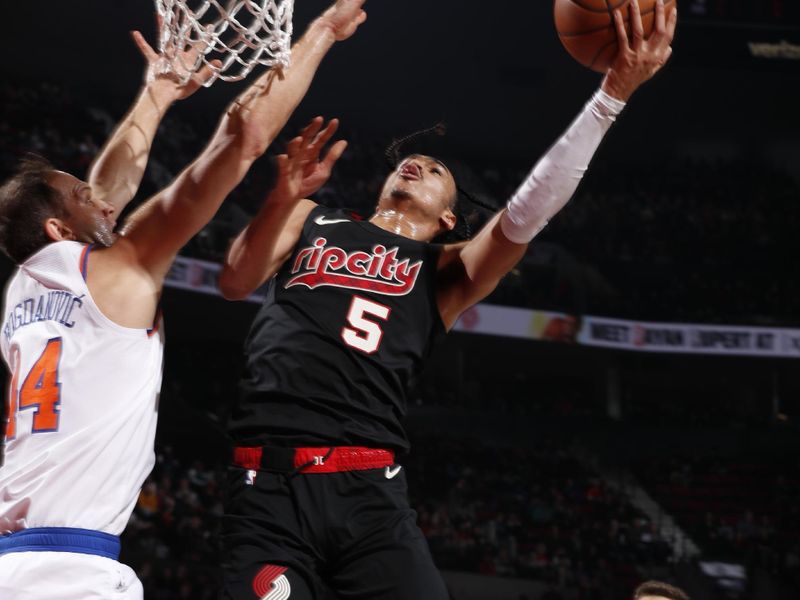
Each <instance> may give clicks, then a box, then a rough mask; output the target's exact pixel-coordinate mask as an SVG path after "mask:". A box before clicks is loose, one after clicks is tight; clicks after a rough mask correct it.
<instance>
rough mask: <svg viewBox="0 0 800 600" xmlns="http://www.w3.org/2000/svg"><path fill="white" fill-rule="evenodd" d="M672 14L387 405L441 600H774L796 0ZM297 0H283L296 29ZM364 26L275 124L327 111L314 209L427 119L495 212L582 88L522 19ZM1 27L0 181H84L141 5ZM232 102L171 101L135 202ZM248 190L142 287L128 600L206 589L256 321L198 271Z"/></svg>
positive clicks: (548, 28)
mask: <svg viewBox="0 0 800 600" xmlns="http://www.w3.org/2000/svg"><path fill="white" fill-rule="evenodd" d="M679 5H680V20H679V24H678V33H677V36H676V40H675V43H674V56H673V59H672V61H671V63H670V64H669V65H668V67H667V68H666V69H665V70H664V72H663V73H661V74H659V75H658V76H657V77H656V79H655V80H654V81H653V82H651V83H650V84H648V85H645V86H644V87H643V88H642V89H641V90H640V91H639V92H637V93H636V95H635V96H634V97H633V98H632V100H631V102H630V104H629V106H628V108H627V109H626V110H625V113H624V114H623V115H622V117H621V118H620V119H619V121H618V123H617V124H616V125H615V126H614V128H613V129H612V131H611V132H610V134H609V135H608V137H607V139H606V141H605V142H604V144H603V145H602V147H601V149H600V151H599V152H598V154H597V156H596V159H595V162H594V163H593V166H592V168H591V169H590V173H589V175H588V176H587V178H586V179H585V181H584V182H583V184H582V185H581V187H580V189H579V190H578V193H577V194H576V196H575V198H574V199H573V200H572V202H571V203H570V205H568V207H567V208H566V209H565V210H564V211H563V212H562V213H561V214H559V215H558V217H557V218H555V219H554V220H553V222H552V223H551V224H550V226H549V227H548V228H547V229H546V230H545V231H544V232H543V233H542V234H541V235H540V236H539V238H538V239H537V241H535V242H534V243H533V244H532V245H531V248H530V251H529V253H528V254H527V256H526V257H525V258H524V260H523V261H522V262H521V263H520V264H519V265H518V267H517V268H516V269H515V270H514V271H513V272H512V273H511V274H510V275H509V276H508V277H506V279H505V280H504V281H503V282H502V284H501V285H500V287H499V288H498V289H497V291H496V292H495V293H494V294H493V295H492V296H491V297H489V298H488V299H487V300H486V301H485V302H484V303H482V304H481V305H479V306H477V307H475V308H474V309H472V310H470V311H469V312H468V313H466V314H465V315H464V316H463V317H462V319H461V321H460V322H459V324H458V325H457V327H456V331H455V332H454V333H452V334H451V335H449V336H448V337H447V339H446V340H445V341H443V343H441V344H440V347H439V348H438V350H437V351H436V353H435V355H434V357H433V359H432V360H431V362H430V365H429V367H428V369H427V371H426V375H425V377H424V378H423V380H422V381H421V382H419V385H418V386H417V388H416V392H415V394H414V395H413V399H412V402H411V405H410V406H409V421H408V426H409V430H410V433H411V435H412V440H413V449H412V453H411V454H410V455H409V456H408V457H407V458H406V459H405V460H404V461H403V463H404V465H405V466H406V468H407V473H408V477H409V482H410V483H409V485H410V491H411V497H412V504H413V506H414V507H415V508H416V510H417V511H418V514H419V524H420V526H421V527H422V529H423V531H424V532H425V534H426V536H427V538H428V540H429V543H430V546H431V549H432V552H433V554H434V558H435V560H436V562H437V565H438V566H439V567H440V568H441V570H442V571H443V572H444V575H445V578H446V580H447V582H448V586H449V588H450V590H451V593H452V597H453V598H454V599H455V600H523V599H525V600H589V599H592V600H594V599H598V600H600V599H602V600H606V599H609V600H611V599H625V598H629V597H630V594H631V592H632V590H633V589H634V587H635V586H636V585H637V584H638V583H639V582H641V581H644V580H645V579H661V580H666V581H670V582H673V583H675V584H677V585H679V586H681V587H683V588H684V589H686V590H687V592H688V593H689V595H690V596H691V597H692V598H693V600H717V599H752V600H791V599H795V600H796V599H797V598H800V431H799V430H798V425H800V268H798V259H800V235H799V233H800V4H798V2H797V1H796V0H680V2H679ZM324 6H325V2H321V1H318V0H298V3H297V7H296V17H295V27H296V32H298V33H299V32H301V31H302V30H303V29H304V27H305V25H306V24H307V23H308V21H309V20H310V18H311V17H312V16H313V15H315V14H317V13H318V12H319V11H320V10H321V9H322V8H323V7H324ZM366 8H367V10H368V12H369V21H368V23H367V24H366V25H365V26H364V27H363V28H362V29H361V30H360V31H359V32H358V34H357V35H356V36H355V37H354V38H353V39H352V40H350V41H348V42H347V43H345V44H342V45H341V46H340V47H337V48H335V49H334V50H333V51H332V52H331V54H330V56H329V57H328V58H327V59H326V61H325V63H324V64H323V66H322V68H321V70H320V72H319V74H318V76H317V78H316V80H315V82H314V84H313V87H312V89H311V92H310V93H309V95H308V96H307V98H306V100H305V101H304V102H303V104H302V105H301V107H300V109H299V110H298V111H297V113H296V114H295V117H294V119H293V121H292V123H291V124H290V125H289V126H288V127H287V130H286V135H292V134H293V132H294V131H296V130H297V128H298V126H299V125H300V124H302V123H304V122H305V121H306V120H307V119H308V118H310V117H312V116H314V115H317V114H320V115H325V116H326V117H339V118H341V120H342V128H341V135H342V137H344V138H346V139H348V140H349V141H350V143H351V145H350V148H349V149H348V151H347V153H346V155H345V156H344V158H343V159H342V160H341V161H340V164H339V165H338V166H337V168H336V172H335V174H334V176H333V177H332V179H331V181H330V182H329V183H328V184H327V185H326V186H325V187H324V188H323V190H321V191H320V192H319V193H318V195H317V196H316V199H317V200H318V201H319V202H321V203H324V204H327V205H340V206H347V207H352V208H354V209H356V210H359V211H363V212H365V213H368V211H369V210H370V209H371V208H372V206H373V203H374V201H375V199H376V198H377V191H378V188H379V185H380V184H381V182H382V180H383V178H384V177H385V176H386V173H387V171H386V167H385V163H384V160H383V149H384V148H385V147H386V145H387V144H388V143H389V142H390V141H391V140H392V138H393V137H397V136H400V135H404V134H406V133H408V132H409V131H413V130H416V129H420V128H423V127H427V126H430V125H431V124H432V123H435V122H436V121H438V120H444V121H445V122H446V123H447V126H448V135H447V136H446V138H445V139H444V140H443V141H442V144H443V147H444V148H445V152H446V153H447V155H448V156H454V157H456V158H457V159H458V160H459V161H461V162H462V163H463V167H464V168H465V169H468V170H469V173H470V178H471V180H472V182H471V185H472V186H473V187H474V188H475V189H477V190H478V194H479V195H480V196H481V197H482V198H483V199H485V200H487V201H489V202H493V203H495V204H497V205H501V204H502V203H503V202H505V200H506V199H507V198H508V196H509V194H510V193H512V192H513V190H514V189H515V187H516V186H517V185H518V184H519V183H520V181H522V179H523V177H524V176H525V174H526V173H527V172H528V170H529V169H530V167H531V166H532V165H533V163H534V162H535V160H536V159H537V158H538V157H539V156H540V155H541V153H542V152H544V151H545V150H546V149H547V148H548V146H549V145H550V144H551V143H552V142H553V140H554V139H556V137H557V136H558V135H559V134H560V132H561V131H562V130H563V129H565V128H566V126H567V125H568V124H569V122H570V121H571V120H572V118H573V117H574V115H576V114H577V112H578V111H579V109H580V107H581V106H582V105H583V104H584V103H585V102H586V100H587V99H588V98H589V97H590V95H591V94H592V92H593V91H594V90H595V89H596V88H597V86H598V85H599V83H600V78H599V76H598V75H596V74H594V73H592V72H590V71H588V70H586V69H584V68H582V67H581V66H579V65H578V64H577V63H575V62H574V61H573V60H572V59H571V58H569V56H568V55H567V54H566V53H565V51H564V50H563V49H562V47H561V45H560V44H559V41H558V38H557V36H556V34H555V30H554V27H553V20H552V6H551V3H550V2H547V1H536V2H519V1H518V0H497V1H495V2H491V3H487V2H478V1H475V0H465V1H461V2H447V1H441V0H439V1H435V2H432V1H430V0H404V1H403V2H397V1H395V2H385V1H381V0H370V1H369V2H368V3H367V5H366ZM4 15H5V23H6V27H5V28H4V32H3V36H2V40H1V41H0V44H2V49H3V52H2V55H3V57H4V59H3V61H2V65H0V73H2V77H0V107H1V108H0V170H1V171H2V176H3V178H5V177H6V176H7V175H8V174H9V173H10V172H11V170H12V168H13V166H14V163H15V161H16V160H17V158H18V157H19V156H20V155H21V154H22V153H23V152H25V151H29V150H30V151H34V152H38V153H41V154H43V155H45V156H47V157H48V158H50V159H51V160H52V161H53V162H54V163H55V164H56V165H57V166H58V167H59V168H62V169H64V170H67V171H70V172H72V173H75V174H76V175H78V176H83V175H84V174H85V173H86V169H87V167H88V166H89V164H90V162H91V160H92V159H93V157H94V155H95V154H96V152H97V150H98V148H99V147H100V145H102V143H103V141H104V139H105V137H106V136H107V135H108V133H109V132H110V130H111V128H112V127H113V125H114V123H115V122H116V121H117V120H118V119H119V118H120V117H121V116H122V114H123V113H124V111H125V110H126V108H127V106H128V104H129V102H130V101H131V99H132V98H133V95H134V93H135V90H136V89H137V87H138V85H139V82H140V79H141V73H142V70H143V66H142V61H141V59H140V57H139V56H138V54H137V51H136V49H135V47H134V45H133V43H132V42H131V40H130V38H129V37H128V34H127V32H128V31H129V30H131V29H140V30H142V31H143V32H145V33H146V34H147V36H148V38H149V39H150V40H151V41H152V40H153V39H154V25H153V17H152V6H151V4H150V3H149V2H147V1H146V0H136V1H134V0H116V1H113V2H111V1H108V0H103V1H101V0H80V1H77V2H45V3H40V2H9V3H5V5H4ZM239 89H241V88H240V87H239V86H237V85H235V84H225V83H217V84H215V86H214V87H212V88H210V89H208V90H201V91H200V92H199V93H198V94H196V95H195V96H194V97H192V98H191V99H190V100H188V101H186V102H185V103H183V104H180V105H178V106H176V107H175V108H174V109H173V111H172V112H171V113H170V115H169V116H168V117H167V119H166V120H165V122H164V124H163V126H162V128H161V131H160V132H159V134H158V136H157V138H156V145H155V148H154V151H153V154H152V160H151V162H150V166H149V168H148V172H147V174H146V176H145V182H144V184H143V186H142V189H141V191H140V194H139V198H140V199H144V198H146V197H147V196H148V195H149V194H150V193H152V192H154V191H155V190H157V189H159V188H160V187H162V186H163V185H165V184H166V183H167V182H169V181H170V180H171V179H172V177H174V176H175V175H176V174H177V172H178V171H179V170H180V169H181V168H182V167H183V166H184V165H186V164H187V163H188V161H189V160H190V159H191V157H193V156H194V155H195V153H196V152H197V151H198V150H199V149H200V148H201V146H202V143H203V141H204V140H205V139H206V138H207V137H208V135H209V134H210V131H211V126H212V124H213V123H215V122H216V119H217V116H218V115H219V113H220V112H221V110H222V108H223V107H224V105H225V103H226V102H227V101H229V100H230V99H232V98H233V96H234V94H235V93H236V92H237V91H238V90H239ZM283 139H284V140H285V139H287V138H286V137H285V136H284V138H283ZM280 148H281V143H280V142H279V143H278V144H277V145H276V147H275V148H274V149H275V150H279V149H280ZM271 173H272V172H271V168H270V163H269V161H264V162H263V164H262V165H260V166H258V165H257V166H256V168H254V169H253V170H252V171H251V173H250V175H249V176H248V178H247V180H246V181H245V183H244V184H243V185H242V186H241V187H240V188H238V189H237V190H236V192H235V193H234V194H233V195H232V196H231V197H230V198H229V199H228V201H227V202H226V204H225V205H224V207H223V208H222V210H221V211H220V212H219V214H218V216H217V217H216V219H215V220H214V221H213V222H212V223H211V224H210V225H209V226H208V227H207V228H206V229H204V230H203V231H202V232H201V233H200V235H198V236H197V237H196V238H195V239H194V240H192V242H191V243H190V244H189V245H188V246H187V247H186V248H185V250H184V251H183V253H182V255H181V259H180V260H179V262H178V263H177V264H176V266H175V267H174V269H173V271H172V273H171V275H170V282H169V287H168V288H167V290H166V292H165V295H164V301H163V307H164V314H165V322H166V331H167V340H168V341H167V347H166V348H167V349H166V367H165V380H164V387H163V390H162V395H161V403H160V412H161V416H160V423H159V432H158V439H157V448H156V450H157V456H158V460H157V464H156V467H155V470H154V471H153V473H152V475H151V477H150V478H149V479H148V481H147V482H146V483H145V486H144V489H143V491H142V494H141V497H140V500H139V503H138V505H137V507H136V510H135V512H134V515H133V517H132V520H131V522H130V524H129V525H128V528H127V530H126V532H125V534H124V536H123V557H122V560H123V561H124V562H126V563H128V564H130V565H131V566H133V567H134V568H135V569H136V571H137V573H138V575H139V577H140V579H141V580H142V582H143V584H144V587H145V597H146V598H148V599H150V600H167V599H173V598H174V599H179V598H180V599H183V598H187V599H188V598H191V599H193V600H203V599H207V598H215V597H216V595H217V590H218V577H219V570H218V565H219V563H220V560H221V559H220V557H219V554H218V546H217V541H216V537H215V531H216V528H217V522H218V517H219V515H220V513H221V503H222V498H221V491H220V489H221V478H222V476H223V473H224V467H225V464H226V460H227V456H228V451H229V447H228V441H227V440H226V438H225V435H224V432H223V431H224V429H223V423H224V420H225V418H226V411H227V410H228V406H229V401H230V399H231V398H232V396H233V395H234V394H235V391H236V380H237V376H238V373H239V369H240V364H241V346H242V341H243V338H244V335H245V334H246V332H247V328H248V325H249V322H250V320H251V319H252V317H253V316H254V314H255V310H256V308H257V306H258V305H257V304H256V303H254V302H242V303H229V302H226V301H224V300H223V299H222V298H221V297H220V296H219V294H218V293H217V292H216V288H215V273H216V269H217V265H218V263H219V262H220V260H221V258H222V256H223V254H224V252H225V250H226V246H227V244H228V242H229V240H230V239H231V237H232V236H233V235H235V234H236V233H237V232H238V231H239V230H240V229H241V228H242V227H243V226H244V224H245V223H246V222H247V220H248V218H249V216H250V215H252V214H253V212H254V210H255V209H256V208H257V207H258V206H259V203H260V201H261V200H262V199H263V198H264V196H265V193H266V192H267V190H268V189H269V186H270V181H271V177H272V175H271ZM11 272H12V267H11V265H10V264H9V263H8V262H7V261H6V262H4V263H3V271H2V277H3V281H5V279H6V278H7V277H8V275H9V274H10V273H11Z"/></svg>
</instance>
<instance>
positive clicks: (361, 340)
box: [342, 296, 392, 354]
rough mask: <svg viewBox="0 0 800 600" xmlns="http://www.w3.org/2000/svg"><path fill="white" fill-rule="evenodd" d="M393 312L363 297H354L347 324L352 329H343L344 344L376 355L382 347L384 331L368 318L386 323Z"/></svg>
mask: <svg viewBox="0 0 800 600" xmlns="http://www.w3.org/2000/svg"><path fill="white" fill-rule="evenodd" d="M391 312H392V309H391V308H389V307H388V306H384V305H383V304H378V303H377V302H372V301H371V300H367V299H366V298H362V297H361V296H353V302H352V303H351V304H350V311H349V312H348V313H347V322H348V323H349V324H350V327H345V328H344V329H342V339H343V340H344V343H345V344H347V345H348V346H350V347H351V348H355V349H356V350H361V351H362V352H365V353H367V354H374V353H375V352H377V351H378V347H379V346H380V345H381V340H382V339H383V330H382V329H381V326H380V325H379V324H378V323H376V322H375V321H371V320H369V319H367V318H366V317H367V316H370V317H374V318H377V319H380V320H381V321H385V320H386V319H388V318H389V314H390V313H391Z"/></svg>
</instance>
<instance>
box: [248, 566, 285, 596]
mask: <svg viewBox="0 0 800 600" xmlns="http://www.w3.org/2000/svg"><path fill="white" fill-rule="evenodd" d="M286 571H288V569H287V568H286V567H279V566H278V565H267V566H265V567H264V568H263V569H261V570H260V571H259V572H258V574H257V575H256V576H255V578H253V591H254V592H255V593H256V596H258V597H259V598H264V597H265V596H266V595H267V594H268V593H269V592H270V591H272V582H273V581H275V580H276V579H277V578H278V577H280V576H281V575H283V574H284V573H286Z"/></svg>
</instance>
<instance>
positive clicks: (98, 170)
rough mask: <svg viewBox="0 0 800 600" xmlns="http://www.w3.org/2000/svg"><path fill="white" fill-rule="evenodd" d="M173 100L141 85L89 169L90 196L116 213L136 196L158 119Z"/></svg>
mask: <svg viewBox="0 0 800 600" xmlns="http://www.w3.org/2000/svg"><path fill="white" fill-rule="evenodd" d="M173 101H174V98H173V97H172V96H171V95H170V94H169V93H168V92H167V91H165V90H164V89H162V88H161V87H159V85H158V84H154V85H144V86H143V87H142V90H141V92H140V93H139V95H138V96H137V98H136V100H135V102H134V103H133V106H132V107H131V108H130V110H129V111H128V113H127V114H126V115H125V117H124V118H123V119H122V121H121V122H120V124H119V125H118V126H117V128H116V129H115V130H114V132H113V133H112V134H111V137H110V138H109V139H108V141H107V142H106V144H105V146H104V147H103V149H102V150H101V151H100V154H98V156H97V158H96V159H95V161H94V163H93V164H92V166H91V168H90V170H89V176H88V181H89V184H90V185H91V187H92V193H93V194H95V195H97V196H98V197H99V198H101V199H103V200H105V201H106V202H108V203H109V204H111V205H112V206H113V207H114V208H115V209H116V211H117V214H119V213H120V212H121V211H122V209H124V208H125V206H126V205H127V204H128V202H130V201H131V200H132V199H133V197H134V196H135V195H136V192H137V190H138V189H139V184H140V183H141V181H142V176H143V175H144V171H145V168H146V167H147V160H148V157H149V155H150V149H151V147H152V145H153V138H154V137H155V134H156V131H157V130H158V126H159V124H160V123H161V119H163V118H164V115H165V114H166V112H167V110H168V109H169V107H170V105H171V104H172V103H173Z"/></svg>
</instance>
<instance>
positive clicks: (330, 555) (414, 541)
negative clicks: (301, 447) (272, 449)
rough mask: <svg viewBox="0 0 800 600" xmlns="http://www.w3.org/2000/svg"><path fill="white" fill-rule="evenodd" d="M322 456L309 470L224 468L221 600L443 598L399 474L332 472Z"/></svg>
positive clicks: (391, 470)
mask: <svg viewBox="0 0 800 600" xmlns="http://www.w3.org/2000/svg"><path fill="white" fill-rule="evenodd" d="M323 450H328V451H327V452H323V453H324V454H326V456H324V457H319V458H318V459H316V460H318V462H319V461H320V460H321V461H322V462H323V463H325V464H324V465H323V464H317V465H315V466H311V468H310V469H299V470H298V469H297V468H296V467H294V468H292V466H291V465H287V466H285V467H284V468H272V467H271V466H269V465H267V468H268V469H269V470H265V469H264V468H263V467H264V465H263V464H262V465H259V468H247V466H239V465H237V466H233V467H230V469H229V473H228V493H227V498H226V506H225V515H224V516H223V519H222V547H223V553H224V554H223V557H222V558H223V572H224V583H223V598H224V599H225V600H423V599H424V600H448V598H449V594H448V593H447V590H446V587H445V584H444V581H443V580H442V577H441V575H440V574H439V571H438V570H437V569H436V567H435V566H434V564H433V559H432V558H431V554H430V550H429V548H428V544H427V541H426V540H425V538H424V536H423V534H422V531H420V529H419V527H418V526H417V524H416V513H415V512H414V511H413V510H412V509H411V508H410V506H409V504H408V491H407V486H406V478H405V473H404V472H403V470H402V468H401V467H400V466H399V465H392V464H390V465H386V466H382V467H379V468H369V469H364V468H360V469H359V470H342V471H336V470H335V466H334V467H333V468H328V465H329V464H331V463H335V461H334V460H332V459H334V458H335V456H336V451H335V450H334V451H333V453H331V451H330V450H329V449H323ZM266 451H267V449H265V452H266ZM237 462H239V463H240V465H241V464H242V463H241V461H237ZM244 464H246V463H244ZM249 466H250V467H254V466H255V465H249ZM351 466H352V465H351ZM360 466H361V467H363V466H364V465H363V464H362V465H360ZM315 469H317V471H320V470H322V471H332V472H309V471H314V470H315Z"/></svg>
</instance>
